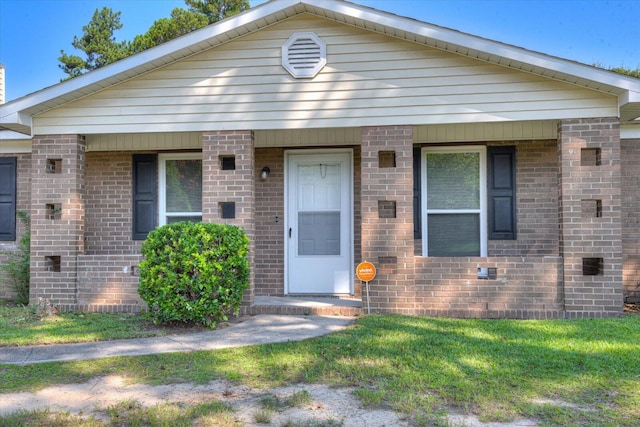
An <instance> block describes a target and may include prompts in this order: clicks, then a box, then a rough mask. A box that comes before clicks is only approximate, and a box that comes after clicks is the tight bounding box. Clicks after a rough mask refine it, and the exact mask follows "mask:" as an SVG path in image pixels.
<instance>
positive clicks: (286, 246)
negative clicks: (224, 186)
mask: <svg viewBox="0 0 640 427" xmlns="http://www.w3.org/2000/svg"><path fill="white" fill-rule="evenodd" d="M307 154H309V155H313V154H348V155H349V162H350V163H349V167H350V168H351V171H350V173H349V182H348V185H349V199H350V213H351V215H350V216H349V228H350V231H351V232H350V233H349V234H350V235H349V242H348V244H349V259H350V260H349V269H350V271H349V277H350V278H351V281H350V284H349V286H350V289H349V292H350V294H351V295H353V294H354V280H355V279H354V277H355V270H354V268H355V266H354V259H355V244H354V222H353V217H354V213H355V211H354V209H355V207H354V203H355V196H354V191H355V189H354V179H353V173H354V165H353V149H351V148H338V149H331V148H327V149H311V150H285V152H284V164H285V173H284V192H283V193H284V230H283V239H284V242H285V243H284V294H285V295H288V294H289V268H288V265H287V263H288V262H289V244H288V240H287V239H288V236H287V234H288V230H289V227H291V225H292V224H291V223H290V218H289V209H288V206H289V204H288V203H289V197H290V195H289V192H288V188H289V180H290V173H291V171H290V169H289V168H290V158H291V156H296V155H307Z"/></svg>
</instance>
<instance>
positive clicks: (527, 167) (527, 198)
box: [488, 141, 559, 257]
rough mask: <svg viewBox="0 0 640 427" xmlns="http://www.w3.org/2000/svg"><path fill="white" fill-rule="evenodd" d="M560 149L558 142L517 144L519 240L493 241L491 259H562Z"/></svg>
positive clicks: (490, 252)
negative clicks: (560, 234) (559, 226)
mask: <svg viewBox="0 0 640 427" xmlns="http://www.w3.org/2000/svg"><path fill="white" fill-rule="evenodd" d="M490 145H494V144H490ZM557 146H558V143H557V141H519V142H518V143H517V144H516V188H517V202H516V208H517V225H518V229H517V240H489V242H488V253H489V256H495V257H505V256H506V257H514V256H522V257H531V256H533V257H535V256H546V255H555V256H557V255H558V252H559V247H558V245H559V236H558V149H557Z"/></svg>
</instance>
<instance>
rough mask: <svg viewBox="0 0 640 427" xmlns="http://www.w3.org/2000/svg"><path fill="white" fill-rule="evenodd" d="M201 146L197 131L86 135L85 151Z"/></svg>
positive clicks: (195, 147) (167, 148) (168, 148)
mask: <svg viewBox="0 0 640 427" xmlns="http://www.w3.org/2000/svg"><path fill="white" fill-rule="evenodd" d="M200 148H202V137H201V134H200V133H199V132H182V133H131V134H100V135H87V151H129V150H188V149H200Z"/></svg>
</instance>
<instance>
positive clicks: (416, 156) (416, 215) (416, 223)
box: [413, 147, 422, 239]
mask: <svg viewBox="0 0 640 427" xmlns="http://www.w3.org/2000/svg"><path fill="white" fill-rule="evenodd" d="M421 154H422V148H420V147H413V238H414V239H422V211H421V209H422V206H421V200H422V199H421V198H420V189H421V187H422V185H421V181H420V177H421V170H420V169H421V167H422V161H421V159H420V156H421Z"/></svg>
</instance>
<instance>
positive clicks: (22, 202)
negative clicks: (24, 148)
mask: <svg viewBox="0 0 640 427" xmlns="http://www.w3.org/2000/svg"><path fill="white" fill-rule="evenodd" d="M0 157H17V161H18V165H17V177H16V178H17V181H16V186H17V191H18V193H17V195H16V209H17V210H18V211H23V212H27V213H28V212H29V210H30V208H31V200H30V199H31V154H9V155H7V154H0ZM24 232H25V227H24V224H23V223H22V221H20V219H16V240H15V241H13V242H0V265H3V264H4V263H6V262H7V258H8V257H7V255H8V254H9V253H15V251H16V250H17V249H18V243H19V242H20V238H21V237H22V236H23V235H24ZM15 296H16V293H15V291H14V289H13V286H12V284H11V283H10V282H9V278H8V277H7V276H6V273H5V272H4V271H1V270H0V300H12V299H14V298H15Z"/></svg>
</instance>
